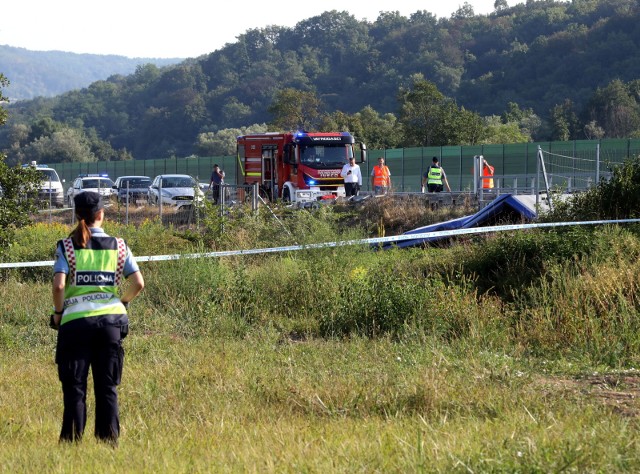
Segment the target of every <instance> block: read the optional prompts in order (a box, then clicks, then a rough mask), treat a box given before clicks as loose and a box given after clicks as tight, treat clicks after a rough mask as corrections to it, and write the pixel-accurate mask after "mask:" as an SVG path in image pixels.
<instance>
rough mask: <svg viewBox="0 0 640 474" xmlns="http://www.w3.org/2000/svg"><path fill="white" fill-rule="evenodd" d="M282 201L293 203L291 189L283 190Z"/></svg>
mask: <svg viewBox="0 0 640 474" xmlns="http://www.w3.org/2000/svg"><path fill="white" fill-rule="evenodd" d="M282 201H283V202H291V193H290V192H289V188H284V189H283V190H282Z"/></svg>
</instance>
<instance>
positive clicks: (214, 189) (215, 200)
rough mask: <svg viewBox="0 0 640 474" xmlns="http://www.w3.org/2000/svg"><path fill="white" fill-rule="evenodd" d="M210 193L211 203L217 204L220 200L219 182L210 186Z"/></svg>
mask: <svg viewBox="0 0 640 474" xmlns="http://www.w3.org/2000/svg"><path fill="white" fill-rule="evenodd" d="M211 195H212V197H213V203H214V204H218V201H220V185H219V184H214V185H213V186H212V187H211Z"/></svg>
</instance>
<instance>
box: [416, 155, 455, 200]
mask: <svg viewBox="0 0 640 474" xmlns="http://www.w3.org/2000/svg"><path fill="white" fill-rule="evenodd" d="M431 161H432V163H431V166H430V167H429V170H428V171H427V172H426V173H424V174H423V175H422V192H423V193H424V186H425V184H426V185H427V189H428V191H429V192H430V193H439V192H441V191H442V189H443V188H442V183H443V182H444V184H446V185H447V191H448V192H451V186H449V181H447V174H446V173H445V172H444V169H443V168H442V166H440V163H439V162H438V158H437V157H436V156H434V157H433V158H432V160H431Z"/></svg>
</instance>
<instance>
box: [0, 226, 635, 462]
mask: <svg viewBox="0 0 640 474" xmlns="http://www.w3.org/2000/svg"><path fill="white" fill-rule="evenodd" d="M330 217H331V216H326V215H323V216H322V220H321V221H320V222H313V221H312V219H311V217H304V218H303V217H300V218H299V219H296V220H295V222H294V221H293V220H290V221H289V222H287V225H288V226H289V228H290V229H292V233H293V234H294V236H295V238H296V239H298V240H301V241H314V240H315V241H322V240H327V239H328V238H329V237H333V238H339V237H344V236H345V235H341V236H336V235H335V234H332V233H331V229H330V228H329V225H328V224H327V223H330V222H331V219H330ZM277 229H278V227H276V226H274V227H273V228H272V229H266V230H265V228H264V227H263V224H261V223H258V222H253V221H251V222H249V221H245V222H244V223H243V225H242V226H237V227H235V228H234V227H233V226H228V227H227V230H226V232H227V233H228V235H227V236H226V237H225V238H224V239H219V240H217V245H218V247H216V248H223V247H224V245H227V246H229V247H230V248H233V247H234V246H235V248H242V247H246V246H250V245H259V244H264V243H265V242H267V241H268V242H272V241H274V242H275V243H277V244H280V243H282V242H286V241H287V240H288V239H289V240H290V239H291V237H290V236H287V235H285V236H280V237H278V238H279V239H281V240H277V239H278V238H276V237H274V236H273V235H274V233H275V232H276V230H277ZM108 230H110V231H112V232H113V233H117V234H119V235H125V237H126V238H127V239H128V241H129V243H130V244H131V246H132V248H133V249H134V252H135V253H136V254H138V255H144V254H154V253H162V252H168V251H176V250H177V249H180V250H189V249H194V248H197V246H198V245H201V243H199V242H196V243H194V241H193V236H192V235H191V234H189V233H187V234H185V233H181V232H176V231H172V230H166V229H163V228H162V227H161V226H157V225H156V224H154V223H149V222H147V223H143V224H141V225H139V226H137V227H136V228H132V229H129V228H124V227H121V226H115V227H112V228H110V229H108ZM66 232H68V228H66V227H65V226H61V225H58V224H54V225H46V224H39V225H37V226H34V227H32V228H30V229H25V230H24V231H23V232H22V233H21V234H20V235H18V239H17V241H16V244H15V245H14V246H13V247H12V248H11V249H10V254H9V256H10V258H11V259H13V260H23V261H31V260H37V256H38V255H42V254H44V253H45V252H51V249H52V248H53V245H54V243H55V240H56V239H57V238H59V237H60V236H62V235H65V233H66ZM639 234H640V232H638V229H635V228H629V229H618V228H602V229H597V230H580V231H575V230H571V231H566V232H558V233H556V232H548V233H519V234H516V233H512V234H509V235H504V236H493V237H491V238H486V239H484V238H478V239H474V240H467V241H465V242H462V243H460V245H456V246H452V247H448V248H428V249H413V250H403V251H385V252H375V251H372V250H370V249H368V248H356V247H345V248H336V249H323V250H317V251H303V252H299V253H296V254H284V255H272V256H253V257H247V258H226V259H218V260H206V261H195V260H182V261H176V262H166V263H153V264H145V265H142V271H143V273H144V275H145V279H146V281H147V287H146V289H145V291H144V293H143V295H142V296H141V297H140V298H139V299H138V300H136V301H135V302H134V304H132V306H131V321H132V322H131V332H130V335H129V337H128V338H127V339H126V341H125V348H126V352H127V355H126V359H125V370H124V375H123V382H122V385H121V387H120V397H121V426H122V435H121V438H120V444H119V447H118V448H117V449H113V448H110V447H108V446H105V445H103V444H99V443H97V442H96V441H95V440H94V439H93V436H92V434H93V433H92V430H93V411H92V410H93V400H92V396H90V397H89V423H88V427H87V432H86V433H85V439H84V440H83V442H82V443H81V444H78V445H62V446H60V445H58V442H57V437H58V434H59V429H60V422H61V415H62V400H61V390H60V384H59V382H58V380H57V372H56V366H55V364H54V362H53V356H54V349H55V337H56V335H55V332H54V331H52V330H50V329H49V328H48V327H47V326H46V323H47V314H48V313H49V311H50V306H51V302H50V286H49V278H50V275H49V273H48V272H50V269H31V270H23V271H11V272H5V273H3V274H2V278H1V279H0V307H2V309H3V318H2V319H1V320H0V356H1V359H0V360H1V361H0V384H1V386H0V421H1V423H0V438H1V439H2V442H3V449H2V450H0V466H1V467H0V470H2V471H3V472H69V473H71V472H73V473H76V472H132V473H133V472H136V473H138V472H149V473H151V472H154V473H155V472H172V473H173V472H177V473H181V472H184V473H194V472H247V471H248V472H638V471H640V445H639V439H638V421H639V415H640V403H639V398H638V396H639V395H640V372H638V370H637V369H638V368H640V365H639V364H640V351H639V350H638V348H639V347H640V336H639V334H640V332H639V328H640V324H639V322H638V318H637V314H638V307H639V306H640V303H639V301H638V298H637V296H636V289H637V287H638V285H639V284H640V268H638V267H639V266H640V264H639V263H638V258H637V257H638V256H639V255H640V237H638V235H639ZM349 235H351V234H348V235H347V236H349ZM260 239H264V240H263V241H260ZM49 258H50V257H49Z"/></svg>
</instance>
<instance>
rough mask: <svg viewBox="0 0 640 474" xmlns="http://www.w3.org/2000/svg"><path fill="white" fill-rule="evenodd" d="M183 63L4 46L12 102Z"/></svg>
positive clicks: (0, 52) (0, 56)
mask: <svg viewBox="0 0 640 474" xmlns="http://www.w3.org/2000/svg"><path fill="white" fill-rule="evenodd" d="M180 61H182V59H181V58H172V59H160V58H127V57H125V56H115V55H99V54H76V53H67V52H63V51H30V50H28V49H24V48H15V47H13V46H8V45H0V65H1V67H2V73H3V74H4V75H5V76H6V77H8V78H9V80H10V81H11V85H10V86H9V87H8V88H7V90H6V92H5V94H4V95H5V96H7V97H8V98H9V99H10V100H11V101H18V100H25V99H33V98H35V97H53V96H55V95H59V94H62V93H63V92H67V91H70V90H73V89H80V88H83V87H87V86H88V85H89V84H91V83H92V82H95V81H99V80H103V79H107V78H108V77H110V76H113V75H114V74H121V75H127V74H132V73H134V72H135V70H136V68H137V67H138V66H139V65H141V64H148V63H151V64H155V65H156V66H159V67H161V66H168V65H170V64H176V63H178V62H180Z"/></svg>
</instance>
